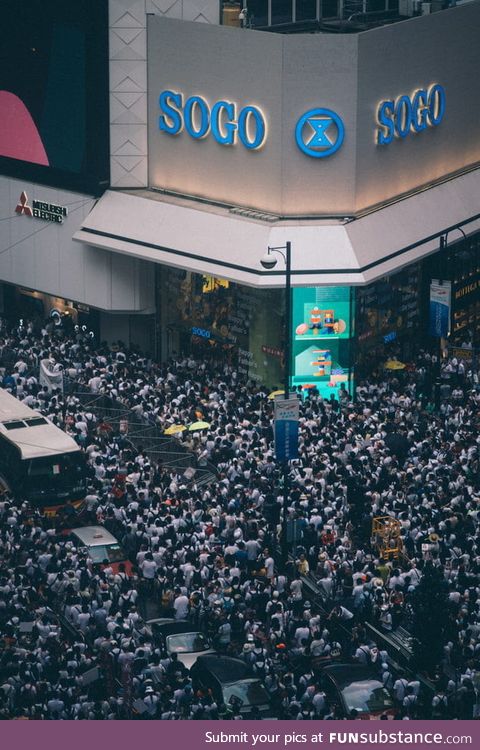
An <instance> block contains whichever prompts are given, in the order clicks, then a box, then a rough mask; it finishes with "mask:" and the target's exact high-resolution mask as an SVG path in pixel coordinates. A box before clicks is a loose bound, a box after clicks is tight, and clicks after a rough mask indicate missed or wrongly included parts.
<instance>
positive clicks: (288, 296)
mask: <svg viewBox="0 0 480 750" xmlns="http://www.w3.org/2000/svg"><path fill="white" fill-rule="evenodd" d="M283 251H285V252H283ZM272 253H278V255H281V257H282V258H283V260H284V261H285V366H284V398H286V399H287V400H288V399H289V397H290V348H291V347H290V331H291V325H292V320H291V319H292V283H291V281H292V278H291V276H292V273H291V243H290V242H287V243H286V244H285V245H280V246H278V247H268V249H267V252H266V254H265V255H264V256H263V258H261V259H260V263H261V264H262V266H263V268H265V269H266V270H268V271H271V270H272V269H273V268H275V266H276V265H277V259H276V258H274V257H273V255H272ZM288 462H289V458H288V457H285V458H284V460H283V514H282V532H281V538H280V544H281V556H282V566H283V568H285V567H286V565H287V560H288V543H287V518H288V499H289V494H290V493H289V490H290V486H289V466H288Z"/></svg>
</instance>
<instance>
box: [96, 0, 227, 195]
mask: <svg viewBox="0 0 480 750" xmlns="http://www.w3.org/2000/svg"><path fill="white" fill-rule="evenodd" d="M147 13H151V14H155V15H158V16H164V17H166V18H177V19H181V20H185V21H197V22H199V23H206V24H218V23H219V19H220V3H219V0H110V2H109V27H110V34H109V37H110V172H111V184H112V186H114V187H119V188H122V187H145V186H146V185H147V184H148V182H147V172H148V170H147V30H146V22H147V15H146V14H147Z"/></svg>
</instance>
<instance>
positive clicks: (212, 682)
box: [190, 654, 271, 718]
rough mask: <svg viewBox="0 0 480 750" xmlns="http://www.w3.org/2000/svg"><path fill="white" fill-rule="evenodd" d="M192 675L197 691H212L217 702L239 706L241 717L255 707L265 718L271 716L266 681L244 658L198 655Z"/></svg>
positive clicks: (248, 713)
mask: <svg viewBox="0 0 480 750" xmlns="http://www.w3.org/2000/svg"><path fill="white" fill-rule="evenodd" d="M190 674H191V676H192V681H193V686H194V689H195V690H205V691H207V690H208V691H211V693H212V695H213V697H214V699H215V700H216V701H217V703H225V704H226V705H228V704H236V705H237V706H238V707H239V710H240V713H241V714H242V716H245V717H248V716H249V715H251V713H252V710H253V709H254V708H255V709H256V710H257V711H258V712H259V713H260V715H261V716H262V717H264V718H265V717H267V716H269V715H271V707H270V697H269V695H268V693H267V691H266V689H265V686H264V684H263V682H262V681H261V680H260V679H259V678H258V677H256V676H255V674H254V673H253V672H252V670H251V669H250V668H249V667H248V665H247V664H245V662H243V661H242V660H241V659H234V658H232V657H230V656H221V655H213V654H208V655H206V656H199V657H198V658H197V660H196V662H195V664H194V665H193V666H192V669H191V672H190Z"/></svg>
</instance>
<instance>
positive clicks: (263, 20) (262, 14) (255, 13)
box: [247, 0, 268, 26]
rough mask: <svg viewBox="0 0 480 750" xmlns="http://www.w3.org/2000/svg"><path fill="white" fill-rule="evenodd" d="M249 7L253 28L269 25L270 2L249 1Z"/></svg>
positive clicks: (260, 0) (265, 0)
mask: <svg viewBox="0 0 480 750" xmlns="http://www.w3.org/2000/svg"><path fill="white" fill-rule="evenodd" d="M247 7H248V13H249V18H250V21H251V23H252V26H266V25H267V24H268V0H248V4H247Z"/></svg>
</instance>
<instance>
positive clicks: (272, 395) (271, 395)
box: [268, 391, 285, 400]
mask: <svg viewBox="0 0 480 750" xmlns="http://www.w3.org/2000/svg"><path fill="white" fill-rule="evenodd" d="M284 393H285V391H272V392H271V393H269V394H268V398H269V399H270V400H272V399H273V398H275V397H276V396H283V394H284Z"/></svg>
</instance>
